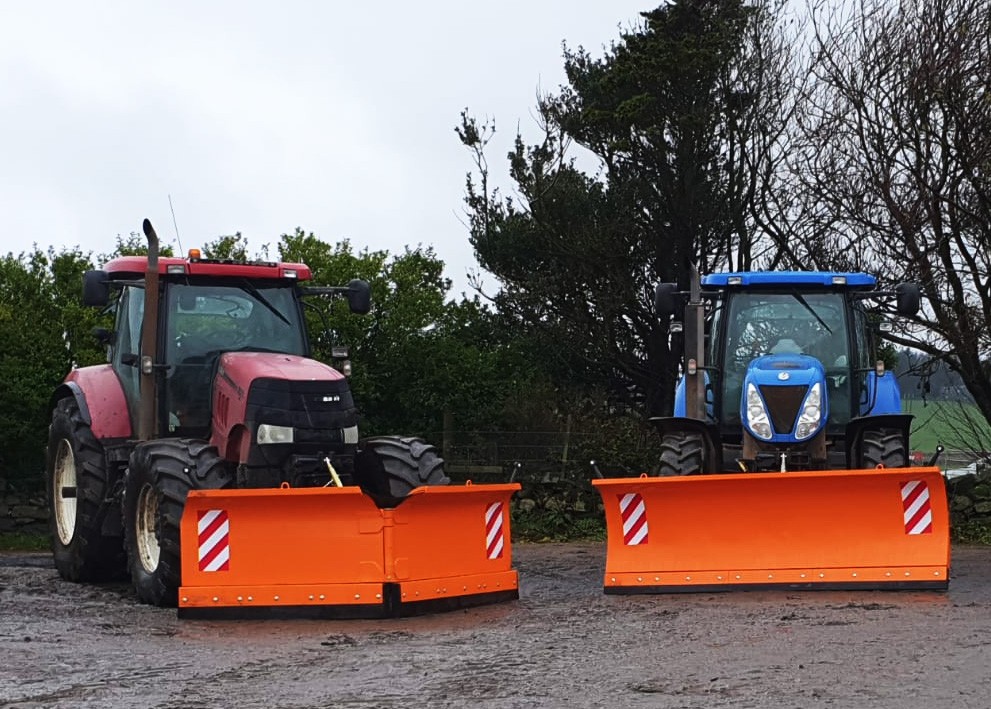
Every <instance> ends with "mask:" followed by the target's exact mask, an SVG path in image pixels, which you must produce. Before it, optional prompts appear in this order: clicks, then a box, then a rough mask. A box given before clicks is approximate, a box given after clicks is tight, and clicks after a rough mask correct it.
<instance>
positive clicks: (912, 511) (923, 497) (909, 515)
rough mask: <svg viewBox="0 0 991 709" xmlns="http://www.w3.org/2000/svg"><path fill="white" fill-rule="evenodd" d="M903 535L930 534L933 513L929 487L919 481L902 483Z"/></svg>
mask: <svg viewBox="0 0 991 709" xmlns="http://www.w3.org/2000/svg"><path fill="white" fill-rule="evenodd" d="M901 485H902V509H903V510H904V516H905V534H932V531H933V513H932V504H931V503H930V501H929V487H928V486H927V485H926V484H925V483H924V482H922V481H921V480H912V481H909V482H907V483H902V484H901Z"/></svg>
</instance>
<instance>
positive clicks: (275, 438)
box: [258, 423, 293, 445]
mask: <svg viewBox="0 0 991 709" xmlns="http://www.w3.org/2000/svg"><path fill="white" fill-rule="evenodd" d="M292 442H293V430H292V426H273V425H272V424H269V423H263V424H260V425H259V426H258V445H266V444H269V443H292Z"/></svg>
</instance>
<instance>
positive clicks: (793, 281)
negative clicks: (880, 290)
mask: <svg viewBox="0 0 991 709" xmlns="http://www.w3.org/2000/svg"><path fill="white" fill-rule="evenodd" d="M782 287H786V288H808V289H821V288H826V289H831V288H837V289H840V288H847V289H856V290H871V289H873V288H876V287H877V279H876V278H874V276H871V275H869V274H867V273H850V272H842V271H735V272H732V273H710V274H709V275H707V276H703V277H702V288H703V289H706V290H718V289H723V288H782Z"/></svg>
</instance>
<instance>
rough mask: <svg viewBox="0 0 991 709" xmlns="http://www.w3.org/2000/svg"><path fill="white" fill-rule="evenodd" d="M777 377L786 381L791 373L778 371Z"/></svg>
mask: <svg viewBox="0 0 991 709" xmlns="http://www.w3.org/2000/svg"><path fill="white" fill-rule="evenodd" d="M778 379H780V380H781V381H783V382H786V381H788V380H789V379H791V375H790V374H788V372H778Z"/></svg>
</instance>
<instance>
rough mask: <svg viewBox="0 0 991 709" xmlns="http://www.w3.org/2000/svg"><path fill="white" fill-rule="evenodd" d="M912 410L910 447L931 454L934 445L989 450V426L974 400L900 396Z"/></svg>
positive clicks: (990, 441) (948, 448) (904, 405)
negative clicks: (966, 401)
mask: <svg viewBox="0 0 991 709" xmlns="http://www.w3.org/2000/svg"><path fill="white" fill-rule="evenodd" d="M902 408H903V409H904V411H905V413H909V414H912V415H913V416H915V419H914V420H913V421H912V450H915V451H922V452H924V453H928V454H931V453H933V452H935V450H936V446H937V445H942V446H943V447H944V448H946V450H947V451H967V452H978V451H991V426H988V423H987V421H985V420H984V418H983V417H982V416H981V414H980V412H979V411H978V409H977V407H976V406H974V405H973V404H964V403H960V402H956V401H928V402H925V403H923V402H922V401H921V400H918V399H903V400H902Z"/></svg>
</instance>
